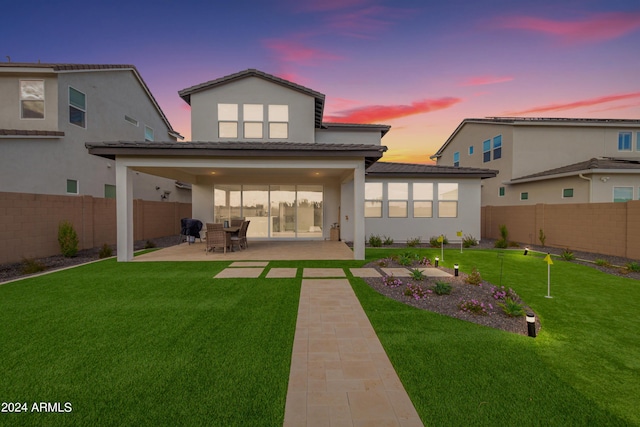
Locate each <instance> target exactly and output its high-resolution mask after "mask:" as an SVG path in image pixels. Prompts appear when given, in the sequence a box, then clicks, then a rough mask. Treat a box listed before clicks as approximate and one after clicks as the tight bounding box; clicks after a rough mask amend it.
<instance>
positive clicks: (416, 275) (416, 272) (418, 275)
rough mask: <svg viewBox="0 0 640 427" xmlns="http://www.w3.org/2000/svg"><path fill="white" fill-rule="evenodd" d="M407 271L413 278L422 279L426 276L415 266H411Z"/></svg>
mask: <svg viewBox="0 0 640 427" xmlns="http://www.w3.org/2000/svg"><path fill="white" fill-rule="evenodd" d="M409 273H411V278H412V279H413V280H424V279H425V277H426V276H425V275H424V273H423V272H422V270H419V269H417V268H412V269H411V270H409Z"/></svg>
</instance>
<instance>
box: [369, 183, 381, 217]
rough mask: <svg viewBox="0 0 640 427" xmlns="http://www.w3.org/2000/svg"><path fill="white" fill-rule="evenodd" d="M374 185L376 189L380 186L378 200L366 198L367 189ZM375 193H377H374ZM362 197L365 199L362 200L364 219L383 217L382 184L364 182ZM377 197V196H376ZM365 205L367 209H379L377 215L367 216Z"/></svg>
mask: <svg viewBox="0 0 640 427" xmlns="http://www.w3.org/2000/svg"><path fill="white" fill-rule="evenodd" d="M374 184H376V187H377V186H378V185H379V186H380V196H379V197H380V198H371V197H369V198H367V187H370V188H371V187H373V185H374ZM376 193H377V191H376ZM364 195H365V199H364V217H365V218H382V217H383V215H384V212H383V203H382V202H383V200H384V183H382V182H365V183H364ZM376 196H377V195H376ZM367 204H369V207H373V206H377V207H378V208H379V212H380V214H379V215H376V216H374V215H369V214H368V212H367Z"/></svg>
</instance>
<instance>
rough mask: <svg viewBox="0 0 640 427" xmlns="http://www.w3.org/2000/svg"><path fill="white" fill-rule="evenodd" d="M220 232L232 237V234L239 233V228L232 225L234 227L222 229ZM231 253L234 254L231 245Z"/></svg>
mask: <svg viewBox="0 0 640 427" xmlns="http://www.w3.org/2000/svg"><path fill="white" fill-rule="evenodd" d="M222 230H223V231H224V232H225V233H227V234H228V235H233V234H235V233H237V232H238V231H240V226H239V225H238V226H235V225H234V226H229V227H224V228H223V229H222ZM231 252H235V251H234V250H233V245H231Z"/></svg>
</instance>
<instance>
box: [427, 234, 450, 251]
mask: <svg viewBox="0 0 640 427" xmlns="http://www.w3.org/2000/svg"><path fill="white" fill-rule="evenodd" d="M439 238H440V236H431V237H430V238H429V245H430V246H431V247H432V248H439V247H440V245H441V244H442V245H448V244H449V239H447V236H445V235H442V243H440V242H438V239H439Z"/></svg>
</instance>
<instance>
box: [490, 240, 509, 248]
mask: <svg viewBox="0 0 640 427" xmlns="http://www.w3.org/2000/svg"><path fill="white" fill-rule="evenodd" d="M493 247H494V248H497V249H507V247H509V243H508V242H507V241H505V240H502V239H500V240H496V241H495V242H494V243H493Z"/></svg>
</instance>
